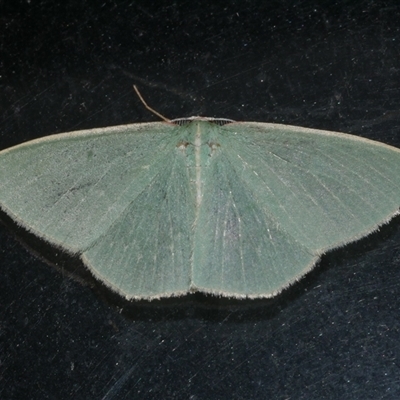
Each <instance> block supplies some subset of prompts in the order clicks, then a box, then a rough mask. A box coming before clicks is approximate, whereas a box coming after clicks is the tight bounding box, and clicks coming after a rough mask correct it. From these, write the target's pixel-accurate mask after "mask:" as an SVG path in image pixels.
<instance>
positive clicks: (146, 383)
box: [0, 0, 400, 399]
mask: <svg viewBox="0 0 400 400" xmlns="http://www.w3.org/2000/svg"><path fill="white" fill-rule="evenodd" d="M55 3H56V2H54V1H53V0H42V1H36V0H27V1H26V0H25V1H15V0H14V1H10V0H9V1H4V0H3V1H1V0H0V102H1V103H0V107H1V117H0V118H1V125H0V148H1V149H3V148H6V147H9V146H11V145H15V144H18V143H21V142H23V141H27V140H30V139H33V138H38V137H42V136H46V135H48V134H53V133H58V132H65V131H69V130H76V129H84V128H94V127H103V126H110V125H119V124H124V123H133V122H143V121H155V120H157V118H156V117H155V116H154V115H152V114H150V113H149V112H148V111H147V110H145V109H144V107H143V106H142V104H141V103H140V101H139V100H138V98H137V96H136V95H135V93H134V92H133V90H132V85H133V84H134V83H136V84H137V85H138V86H139V87H140V89H141V91H142V94H143V95H144V96H145V98H146V99H147V101H148V102H149V103H150V104H151V105H152V106H153V107H154V108H156V109H157V110H158V111H160V112H161V113H163V114H164V115H166V116H167V117H169V118H177V117H186V116H191V115H202V116H209V117H224V118H231V119H236V120H245V121H261V122H278V123H287V124H293V125H301V126H306V127H312V128H319V129H329V130H337V131H343V132H347V133H354V134H357V135H361V136H364V137H368V138H371V139H376V140H380V141H382V142H385V143H387V144H390V145H394V146H397V147H400V113H399V110H400V28H399V26H400V22H399V21H400V6H398V5H396V4H398V1H393V2H390V1H366V0H364V1H358V2H355V1H341V2H339V1H338V2H335V1H306V0H304V1H300V0H299V1H284V0H283V1H282V0H280V1H270V2H266V1H243V0H241V1H236V2H235V1H231V2H226V3H225V5H223V4H222V3H221V2H215V1H202V2H191V1H186V2H183V1H182V2H171V1H155V2H150V1H148V0H147V1H120V2H117V1H112V0H104V1H97V2H96V1H88V0H83V1H82V0H79V1H78V0H76V1H66V2H62V3H63V4H59V5H57V4H55ZM60 3H61V2H60ZM382 195H384V194H382ZM399 222H400V219H399V218H397V219H395V220H393V221H392V222H391V223H390V224H388V225H386V226H384V227H383V228H382V229H381V230H380V231H379V232H377V233H375V234H373V235H370V236H369V237H367V238H366V239H364V240H361V241H359V242H357V243H355V244H351V245H349V246H346V247H344V248H342V249H339V250H336V251H333V252H331V253H329V254H328V255H326V256H325V257H324V258H323V259H322V261H321V263H320V264H319V266H318V267H317V268H316V269H315V270H314V271H313V272H312V273H311V274H309V275H308V276H307V277H306V278H305V279H303V280H302V281H301V282H299V283H298V284H296V285H295V286H293V287H292V288H291V289H289V290H287V291H285V292H284V293H283V294H281V295H280V296H278V297H277V298H275V299H273V300H265V301H243V302H239V301H231V300H228V301H225V300H221V299H217V298H212V297H207V296H189V297H186V298H184V299H178V300H176V301H175V300H172V301H158V302H152V303H150V304H149V303H135V304H133V305H128V304H119V303H118V301H114V300H115V299H114V298H113V297H108V298H105V296H104V294H101V293H100V292H98V291H97V289H96V288H95V289H93V288H92V287H91V286H89V285H84V284H82V283H80V282H78V281H77V280H76V279H71V278H70V277H69V276H68V275H67V274H64V273H63V272H62V271H61V272H60V271H59V270H57V269H56V268H53V267H51V266H49V265H47V264H46V263H45V262H44V261H42V259H39V258H37V257H35V256H34V255H33V254H32V252H29V251H27V250H26V247H25V246H23V245H22V244H21V243H20V241H19V240H17V239H16V236H15V232H14V231H13V230H10V229H7V228H5V227H4V226H3V225H0V346H1V347H0V398H1V399H28V398H29V399H132V398H141V399H153V398H154V399H159V398H168V399H210V398H212V399H250V398H251V399H265V398H273V399H289V398H290V399H344V398H345V399H350V398H351V399H399V398H400V322H399V307H400V296H399V294H400V223H399ZM54 251H55V252H56V250H54Z"/></svg>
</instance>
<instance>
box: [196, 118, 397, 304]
mask: <svg viewBox="0 0 400 400" xmlns="http://www.w3.org/2000/svg"><path fill="white" fill-rule="evenodd" d="M212 140H213V142H214V143H218V145H217V146H214V147H215V148H216V151H215V152H214V154H213V155H212V156H211V157H210V160H209V162H208V167H207V168H205V169H204V172H203V177H204V181H205V186H204V196H203V202H202V205H201V208H200V213H199V216H198V219H197V225H196V232H195V239H194V243H195V247H194V276H193V281H194V286H195V287H198V288H200V289H201V290H205V291H208V292H213V293H219V294H225V295H226V294H228V295H231V296H235V297H242V296H250V297H270V296H273V295H275V294H276V293H278V292H280V291H281V290H282V289H283V288H285V287H287V286H288V285H290V284H291V283H293V282H294V281H296V280H298V279H299V278H300V277H301V276H303V275H304V274H305V273H307V272H308V271H309V270H310V269H311V268H312V267H313V266H314V265H315V263H316V262H317V260H318V259H319V258H320V256H321V255H322V254H323V253H325V252H326V251H327V250H329V249H333V248H336V247H338V246H342V245H344V244H345V243H348V242H351V241H354V240H356V239H358V238H361V237H363V236H365V235H367V234H369V233H370V232H372V231H374V230H376V229H377V228H378V227H379V225H382V224H384V223H385V222H387V221H388V220H390V219H391V218H392V217H393V216H394V215H395V214H396V213H398V210H399V206H400V150H398V149H396V148H393V147H390V146H387V145H384V144H381V143H378V142H373V141H370V140H366V139H362V138H359V137H356V136H353V135H346V134H341V133H335V132H327V131H319V130H312V129H305V128H300V127H293V126H285V125H275V124H263V123H248V122H244V123H232V124H227V125H224V126H222V127H220V129H219V135H218V137H217V136H215V137H214V138H213V139H212Z"/></svg>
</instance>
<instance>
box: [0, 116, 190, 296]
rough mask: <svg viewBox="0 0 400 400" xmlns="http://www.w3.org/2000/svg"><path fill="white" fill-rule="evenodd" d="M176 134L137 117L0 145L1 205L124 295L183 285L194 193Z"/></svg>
mask: <svg viewBox="0 0 400 400" xmlns="http://www.w3.org/2000/svg"><path fill="white" fill-rule="evenodd" d="M183 133H184V131H183ZM181 134H182V129H180V128H179V127H177V126H175V125H173V124H166V123H149V124H133V125H126V126H117V127H110V128H104V129H93V130H87V131H79V132H72V133H65V134H59V135H53V136H48V137H45V138H43V139H38V140H34V141H31V142H28V143H25V144H22V145H19V146H15V147H13V148H10V149H7V150H4V151H2V152H0V206H1V208H2V209H3V211H5V212H6V213H7V214H9V215H10V216H11V217H12V218H13V219H14V220H15V221H17V223H19V224H20V225H22V226H24V227H25V228H26V229H27V230H29V231H31V232H33V233H34V234H36V235H37V236H39V237H42V238H43V239H45V240H46V241H48V242H49V243H52V244H54V245H56V246H58V247H60V248H62V249H64V250H67V251H68V252H70V253H74V254H78V255H80V256H81V257H82V259H83V261H84V263H85V264H86V265H87V266H88V267H89V268H90V270H91V271H92V273H93V274H94V275H95V276H96V277H98V278H99V279H101V280H102V281H103V282H104V283H105V284H107V285H108V286H111V287H112V288H113V289H114V290H116V291H118V292H119V293H121V294H123V295H124V296H126V297H127V298H132V297H137V298H150V297H159V296H160V295H171V294H174V293H182V292H186V291H188V289H189V285H190V257H191V249H192V236H191V229H192V225H193V220H194V210H193V207H194V201H193V198H192V196H193V194H192V193H191V192H190V187H189V177H188V171H187V168H186V163H185V157H184V156H183V154H182V152H180V151H179V150H178V149H177V147H176V146H177V143H179V141H180V136H179V135H181Z"/></svg>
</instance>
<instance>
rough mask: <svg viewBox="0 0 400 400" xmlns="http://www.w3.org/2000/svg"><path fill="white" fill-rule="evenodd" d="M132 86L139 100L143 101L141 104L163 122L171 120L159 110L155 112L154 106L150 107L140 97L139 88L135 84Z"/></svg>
mask: <svg viewBox="0 0 400 400" xmlns="http://www.w3.org/2000/svg"><path fill="white" fill-rule="evenodd" d="M133 88H134V89H135V92H136V94H137V95H138V97H139V99H140V101H141V102H142V103H143V105H144V106H145V107H146V108H147V109H148V110H149V111H151V112H152V113H153V114H155V115H157V117H159V118H161V119H162V120H164V121H165V122H171V120H170V119H168V118H166V117H164V115H162V114H160V113H159V112H157V111H156V110H155V109H154V108H151V107H150V106H149V105H148V104H147V103H146V102H145V101H144V98H143V97H142V95H141V94H140V92H139V89H138V88H137V86H136V85H133Z"/></svg>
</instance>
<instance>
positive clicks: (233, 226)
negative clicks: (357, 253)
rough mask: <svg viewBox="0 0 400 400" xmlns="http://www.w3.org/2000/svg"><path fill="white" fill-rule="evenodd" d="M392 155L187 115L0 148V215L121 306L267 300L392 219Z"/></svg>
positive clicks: (301, 132)
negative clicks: (67, 260) (79, 267)
mask: <svg viewBox="0 0 400 400" xmlns="http://www.w3.org/2000/svg"><path fill="white" fill-rule="evenodd" d="M399 206H400V150H399V149H397V148H394V147H390V146H388V145H385V144H382V143H378V142H374V141H371V140H367V139H363V138H360V137H357V136H353V135H347V134H342V133H337V132H328V131H321V130H314V129H306V128H301V127H295V126H287V125H278V124H268V123H258V122H234V121H231V120H226V119H213V118H200V117H191V118H186V119H177V120H173V121H170V122H154V123H138V124H131V125H121V126H114V127H108V128H101V129H90V130H83V131H77V132H69V133H62V134H57V135H52V136H48V137H44V138H42V139H37V140H33V141H30V142H27V143H23V144H21V145H18V146H15V147H12V148H10V149H6V150H3V151H2V152H0V207H1V209H2V210H3V211H4V212H5V213H6V214H8V215H9V216H10V217H11V218H13V219H14V220H15V221H16V222H17V223H18V224H20V225H22V226H23V227H24V228H26V229H27V230H29V231H31V232H32V233H34V234H35V235H37V236H39V237H41V238H42V239H44V240H45V241H47V242H49V243H51V244H53V245H54V246H56V247H59V248H61V249H63V250H64V251H66V252H69V253H72V254H76V255H79V256H80V258H81V259H82V261H83V263H84V264H85V265H86V266H87V267H88V268H89V269H90V271H91V272H92V273H93V275H94V276H95V277H97V278H98V279H99V280H101V281H102V282H104V283H105V284H106V285H108V286H109V287H110V288H111V289H113V290H114V291H116V292H118V293H120V294H121V295H122V296H124V297H125V298H127V299H153V298H160V297H167V296H177V295H183V294H185V293H188V292H193V291H201V292H205V293H213V294H216V295H223V296H231V297H236V298H244V297H249V298H257V297H271V296H274V295H276V294H278V293H279V292H280V291H282V290H283V289H284V288H286V287H287V286H288V285H290V284H292V283H294V282H295V281H297V280H298V279H300V278H301V277H302V276H303V275H304V274H306V273H307V272H308V271H310V270H311V269H312V268H313V267H314V266H315V264H316V263H317V261H318V260H319V258H320V256H321V255H322V254H323V253H325V252H326V251H327V250H329V249H333V248H336V247H338V246H342V245H344V244H346V243H348V242H351V241H354V240H357V239H359V238H361V237H363V236H365V235H367V234H369V233H370V232H372V231H374V230H376V229H377V228H378V227H379V226H380V225H382V224H384V223H385V222H387V221H389V220H390V219H391V218H392V217H393V216H394V215H396V214H398V212H399Z"/></svg>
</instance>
